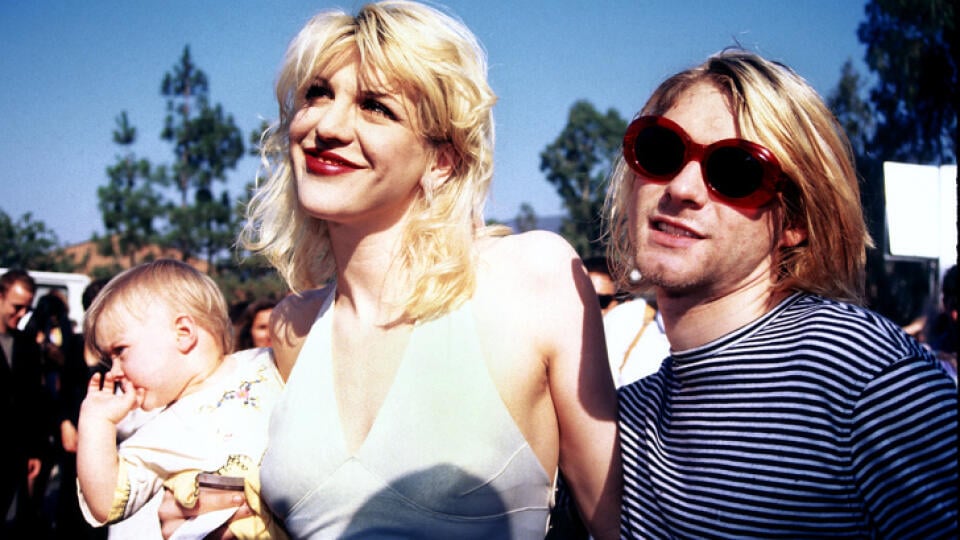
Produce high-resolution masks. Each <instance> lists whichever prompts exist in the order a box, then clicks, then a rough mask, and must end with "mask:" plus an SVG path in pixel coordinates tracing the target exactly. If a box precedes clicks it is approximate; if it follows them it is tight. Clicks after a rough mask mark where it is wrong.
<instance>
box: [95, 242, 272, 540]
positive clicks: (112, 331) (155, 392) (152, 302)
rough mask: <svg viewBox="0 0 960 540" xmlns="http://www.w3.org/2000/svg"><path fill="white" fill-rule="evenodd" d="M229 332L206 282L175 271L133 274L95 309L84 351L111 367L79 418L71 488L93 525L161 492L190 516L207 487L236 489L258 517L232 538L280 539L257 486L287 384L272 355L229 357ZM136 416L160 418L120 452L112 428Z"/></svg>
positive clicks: (236, 527) (157, 265)
mask: <svg viewBox="0 0 960 540" xmlns="http://www.w3.org/2000/svg"><path fill="white" fill-rule="evenodd" d="M230 324H231V323H230V319H229V317H228V315H227V307H226V302H225V300H224V298H223V295H222V293H221V292H220V290H219V288H218V287H217V285H216V284H215V283H214V282H213V280H211V279H210V278H209V277H207V276H206V275H204V274H202V273H201V272H199V271H197V270H195V269H194V268H193V267H191V266H189V265H187V264H185V263H181V262H178V261H174V260H158V261H154V262H150V263H145V264H142V265H139V266H136V267H134V268H131V269H129V270H127V271H125V272H123V273H122V274H120V275H118V276H117V277H115V278H114V279H112V280H111V281H110V282H109V283H108V284H107V285H106V286H105V287H104V289H103V290H102V291H101V292H100V294H99V295H98V296H97V298H96V300H94V302H93V304H92V305H91V306H90V309H89V310H88V311H87V314H86V316H85V320H84V338H85V343H86V344H87V347H88V349H89V350H90V351H91V352H92V353H94V354H96V355H98V356H99V357H100V358H103V359H104V360H106V361H108V362H110V364H111V365H112V367H111V368H110V371H109V372H107V373H106V374H105V375H103V376H101V375H100V374H99V373H98V374H95V375H94V376H93V377H92V378H91V379H90V384H89V387H88V390H87V396H86V398H85V399H84V401H83V404H82V406H81V408H80V421H79V441H78V448H77V480H78V484H79V488H80V493H81V498H80V500H81V507H82V510H83V512H84V515H85V516H86V518H87V520H88V521H89V522H90V523H91V524H93V525H105V524H108V523H114V522H117V521H120V520H123V519H125V518H127V517H129V516H130V515H132V514H133V513H134V512H136V511H137V510H138V509H139V508H140V507H141V506H143V505H144V504H145V503H146V502H147V501H149V500H150V499H151V498H152V497H153V495H154V494H156V493H157V492H158V491H159V490H161V489H163V488H164V487H165V486H166V487H167V488H169V489H171V490H172V491H173V493H174V495H175V496H176V497H177V499H178V501H179V502H180V503H181V504H183V505H184V506H187V507H192V506H193V505H194V504H195V501H196V497H197V495H198V493H199V489H200V486H201V485H214V486H219V487H220V488H221V489H238V490H244V492H245V495H246V499H247V503H248V504H249V505H250V507H251V508H252V509H253V510H254V513H255V514H256V515H255V516H253V517H252V518H248V519H246V520H240V521H237V522H235V523H233V524H231V525H230V528H231V531H235V534H236V535H237V536H238V537H241V538H268V537H274V538H275V537H277V536H278V535H282V531H279V530H278V528H277V527H276V526H275V525H274V523H272V521H271V520H270V519H269V513H268V512H266V511H262V512H261V508H260V503H259V496H258V492H259V477H258V475H259V464H260V460H261V458H262V457H263V452H264V449H265V448H266V444H267V426H268V422H269V419H270V412H271V408H272V406H273V404H274V402H275V401H276V399H277V397H278V396H279V394H280V392H281V390H282V388H283V383H282V381H281V379H280V377H279V375H278V373H277V370H276V367H275V365H274V362H273V357H272V354H271V352H270V349H250V350H247V351H243V352H241V353H237V354H234V355H230V356H227V355H226V354H227V352H228V351H231V350H232V337H231V333H230V328H231V327H230ZM137 408H141V409H143V410H146V411H150V410H154V409H161V408H162V409H163V410H162V411H161V412H160V413H159V414H157V415H156V416H155V417H154V418H153V419H151V420H150V421H149V422H147V423H146V424H145V425H143V426H142V427H140V428H139V429H138V430H137V431H136V433H134V434H133V435H132V436H130V437H129V438H127V439H126V440H124V441H123V443H121V444H120V445H119V447H118V446H117V443H116V441H117V424H118V423H119V422H120V421H121V420H123V418H124V417H126V416H127V414H128V413H130V412H131V411H133V410H135V409H137ZM230 513H232V512H230ZM230 513H228V514H226V515H222V516H218V517H216V518H206V517H205V519H207V520H211V521H212V522H208V521H204V522H203V523H202V524H201V523H199V522H197V523H191V524H189V525H190V526H191V527H193V528H200V529H202V530H200V531H196V530H194V531H191V534H196V533H198V532H200V533H203V532H209V531H212V530H214V529H216V528H218V527H219V526H221V525H222V524H223V523H224V522H225V521H226V520H227V519H228V518H229V517H230ZM185 527H186V526H182V527H181V529H184V528H185ZM180 532H181V531H179V530H178V533H180ZM199 536H203V534H199Z"/></svg>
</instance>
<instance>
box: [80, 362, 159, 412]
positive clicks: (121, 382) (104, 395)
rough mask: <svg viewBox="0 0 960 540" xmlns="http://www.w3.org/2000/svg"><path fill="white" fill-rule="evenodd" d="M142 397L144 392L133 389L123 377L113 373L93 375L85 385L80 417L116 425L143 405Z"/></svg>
mask: <svg viewBox="0 0 960 540" xmlns="http://www.w3.org/2000/svg"><path fill="white" fill-rule="evenodd" d="M101 381H102V382H101ZM118 386H119V388H117V387H118ZM143 396H144V390H143V389H142V388H134V386H133V383H131V382H130V381H129V380H127V379H126V378H125V377H122V376H117V375H116V374H114V373H113V372H107V374H106V375H105V376H103V375H101V374H100V373H94V374H93V376H92V377H90V384H88V385H87V397H86V398H84V400H83V403H82V404H81V405H80V415H81V416H84V417H87V418H91V417H97V418H100V419H103V420H107V421H109V422H111V423H113V424H117V423H119V422H120V420H123V418H124V417H125V416H126V415H127V413H129V412H130V411H132V410H134V409H136V408H137V407H139V406H140V405H142V404H143Z"/></svg>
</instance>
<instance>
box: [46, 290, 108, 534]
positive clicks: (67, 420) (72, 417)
mask: <svg viewBox="0 0 960 540" xmlns="http://www.w3.org/2000/svg"><path fill="white" fill-rule="evenodd" d="M107 281H108V280H107V279H105V278H101V279H96V280H93V281H91V282H90V283H89V284H88V285H87V286H86V288H84V290H83V295H82V297H81V303H82V305H83V309H84V311H86V310H88V309H90V305H91V304H92V303H93V299H94V298H95V297H96V295H97V293H99V292H100V289H102V288H103V286H104V285H106V284H107ZM65 352H66V354H65V355H64V364H63V371H62V372H61V378H60V392H59V400H58V401H59V404H58V421H59V425H58V428H59V431H60V437H59V440H60V448H59V453H60V461H59V472H60V478H59V484H60V487H59V493H58V494H57V513H56V537H57V538H63V539H65V540H66V539H68V538H69V539H74V538H76V539H87V540H102V539H104V538H106V537H107V534H106V530H105V529H103V528H96V527H92V526H91V525H90V524H89V523H87V521H86V520H85V519H84V518H83V514H82V513H81V512H80V502H79V500H78V499H77V489H76V485H77V424H78V423H79V417H80V404H81V403H82V402H83V398H84V397H85V396H86V394H87V384H88V382H89V381H90V377H91V375H92V374H93V373H94V371H95V370H96V369H98V368H101V366H99V364H98V363H97V361H96V359H94V358H93V357H90V359H91V362H90V363H89V364H88V363H87V360H88V357H87V355H86V354H85V353H84V346H83V333H82V332H77V333H73V334H72V337H71V338H70V339H69V340H67V341H66V344H65ZM101 369H102V368H101Z"/></svg>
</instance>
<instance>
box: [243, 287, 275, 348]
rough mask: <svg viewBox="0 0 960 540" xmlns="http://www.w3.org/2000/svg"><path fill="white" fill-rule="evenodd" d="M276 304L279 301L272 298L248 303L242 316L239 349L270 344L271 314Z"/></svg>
mask: <svg viewBox="0 0 960 540" xmlns="http://www.w3.org/2000/svg"><path fill="white" fill-rule="evenodd" d="M276 305H277V303H276V302H275V301H273V300H270V299H264V300H257V301H254V302H251V303H249V304H247V307H246V308H245V309H244V310H243V315H242V316H241V318H240V325H239V327H240V330H239V333H238V335H237V345H236V349H237V350H238V351H243V350H246V349H252V348H254V347H269V346H270V344H271V343H270V314H271V313H273V308H274V307H276Z"/></svg>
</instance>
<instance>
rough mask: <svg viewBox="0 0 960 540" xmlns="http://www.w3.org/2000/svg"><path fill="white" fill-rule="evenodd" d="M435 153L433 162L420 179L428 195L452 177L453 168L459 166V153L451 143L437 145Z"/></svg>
mask: <svg viewBox="0 0 960 540" xmlns="http://www.w3.org/2000/svg"><path fill="white" fill-rule="evenodd" d="M434 153H435V155H434V157H433V162H432V163H431V164H430V168H428V169H427V171H426V172H425V173H424V175H423V178H422V179H421V181H420V183H421V186H422V187H423V190H424V191H425V192H427V193H428V195H432V193H433V191H434V190H435V189H437V188H438V187H440V186H442V185H443V183H444V182H446V181H447V180H448V179H449V178H450V175H452V174H453V170H454V169H455V168H456V166H457V155H456V152H454V150H453V146H452V145H451V144H450V143H443V144H441V145H439V146H437V148H436V150H435V151H434Z"/></svg>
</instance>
